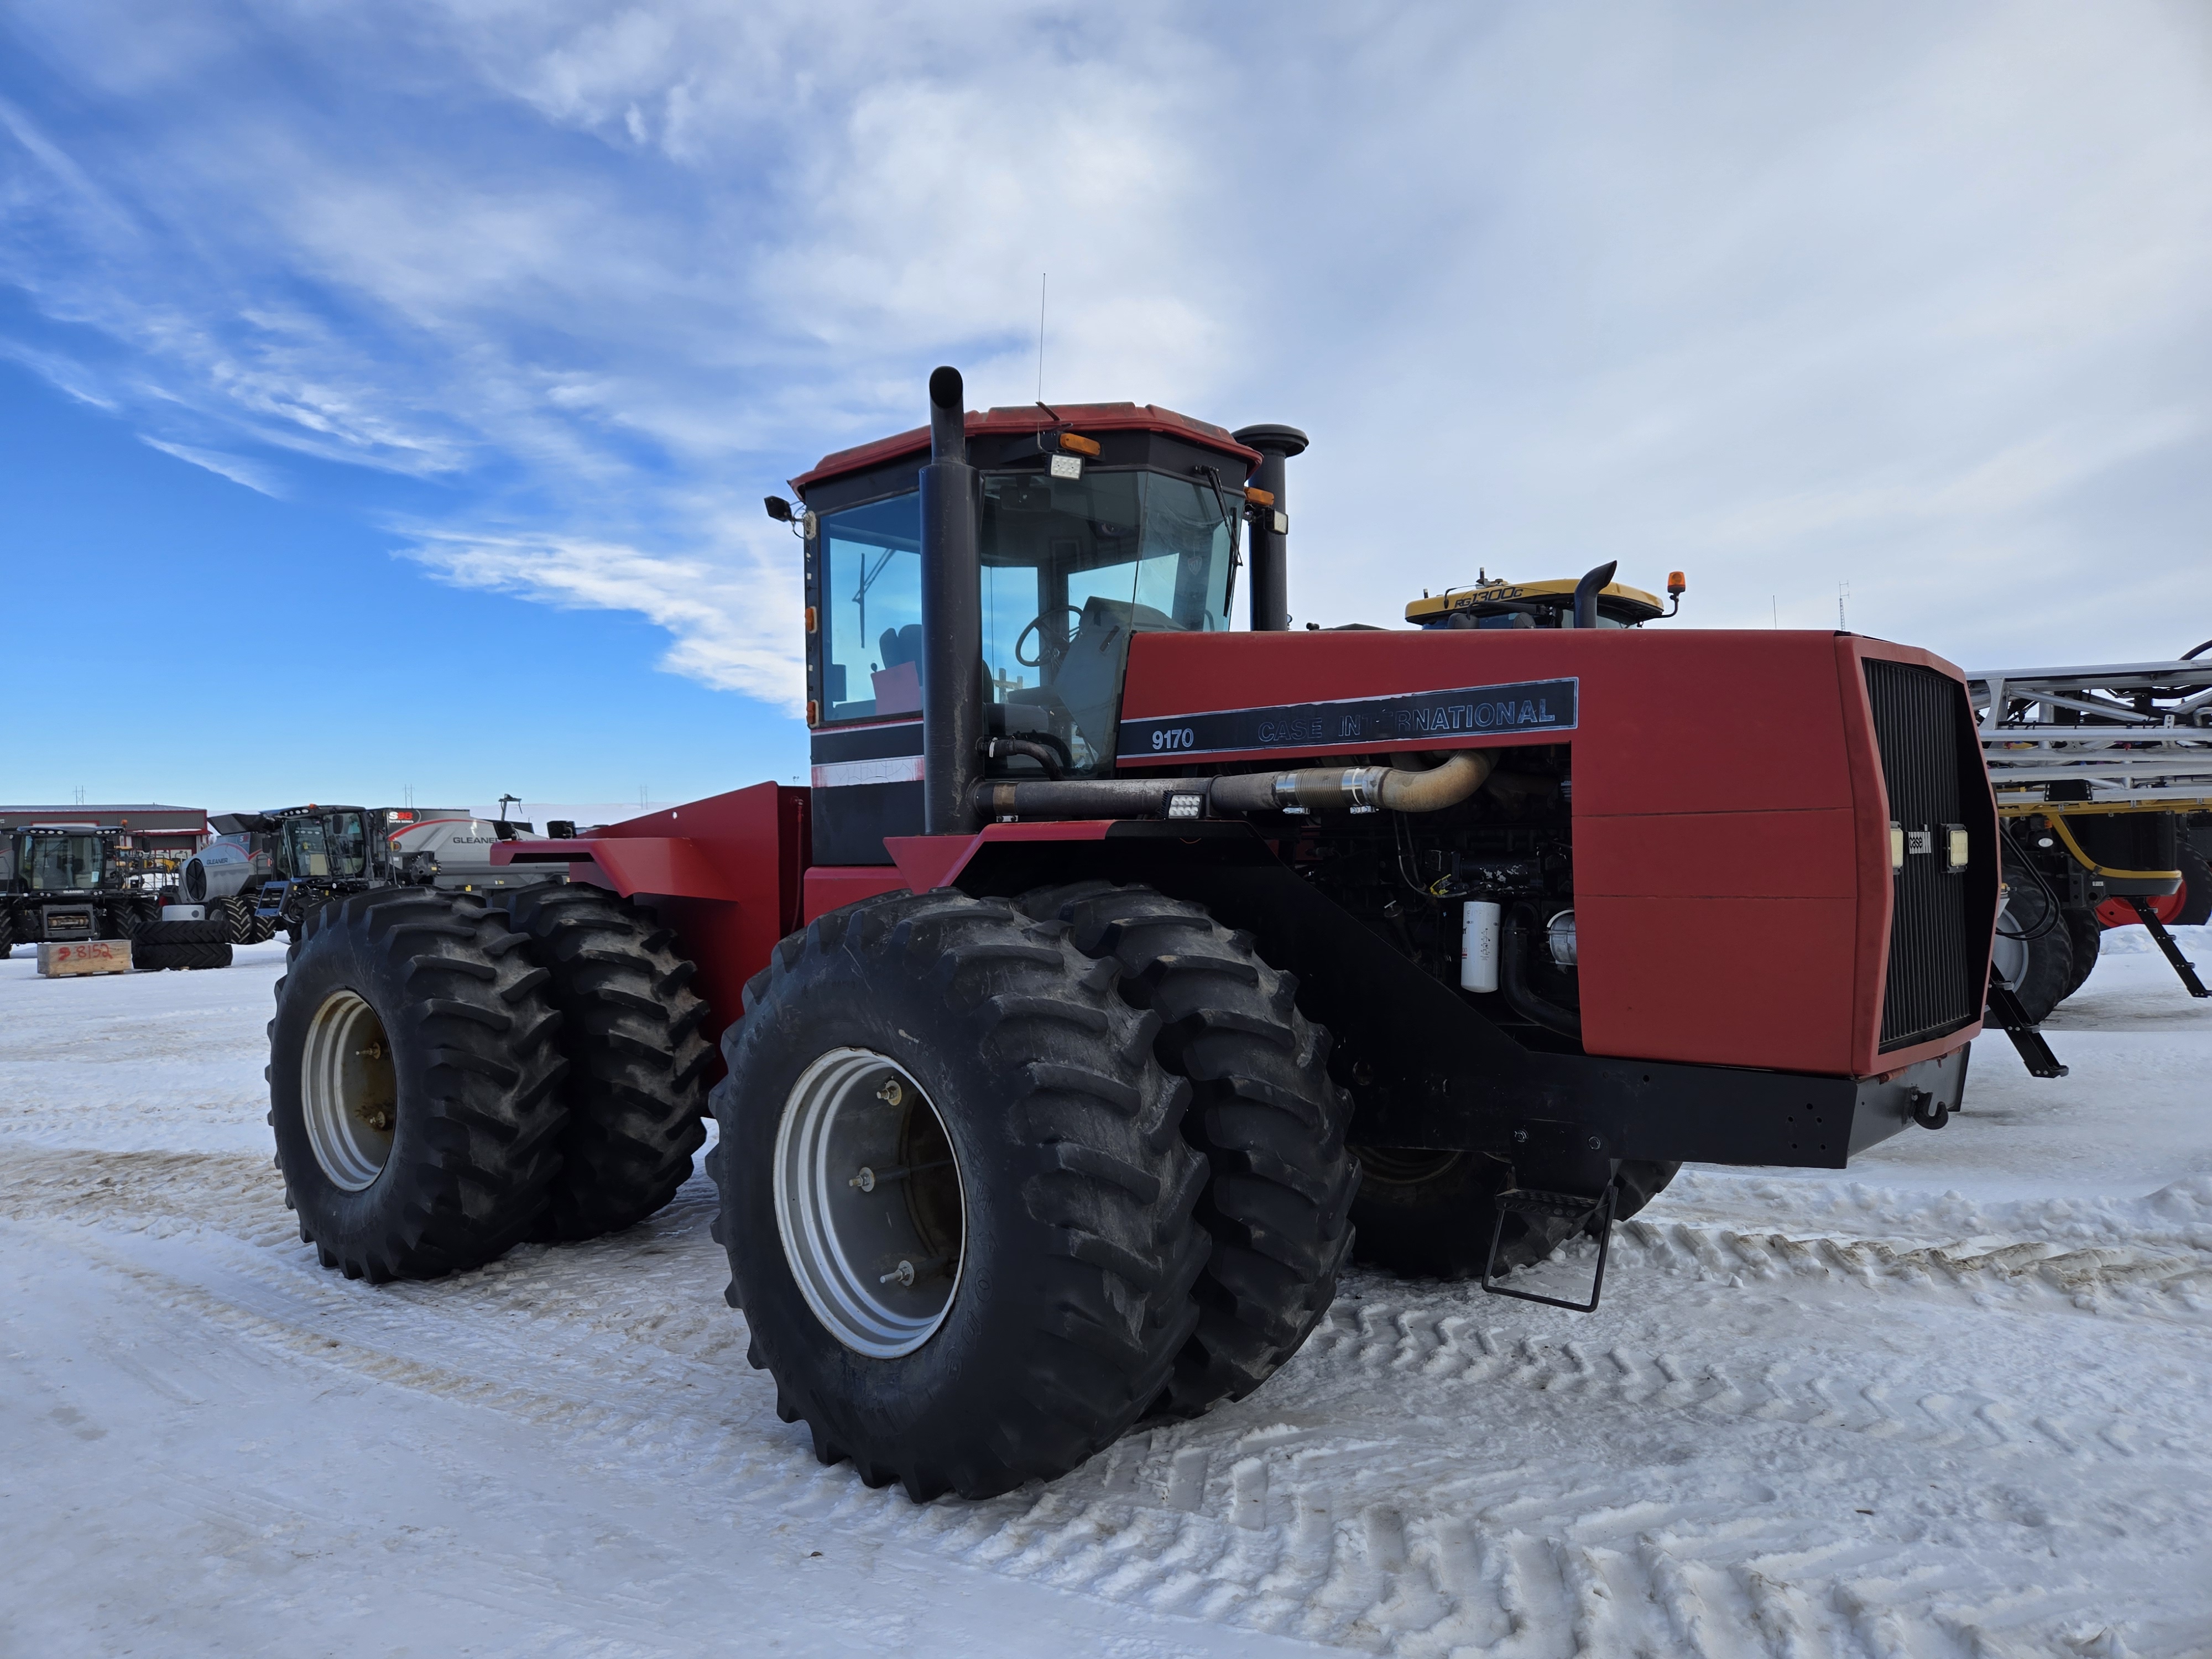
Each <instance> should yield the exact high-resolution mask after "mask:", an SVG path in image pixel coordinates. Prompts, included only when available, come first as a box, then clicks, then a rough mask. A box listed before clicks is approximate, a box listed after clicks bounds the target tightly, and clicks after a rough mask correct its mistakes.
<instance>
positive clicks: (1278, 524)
mask: <svg viewBox="0 0 2212 1659" xmlns="http://www.w3.org/2000/svg"><path fill="white" fill-rule="evenodd" d="M1231 436H1233V437H1234V438H1235V439H1236V440H1237V442H1238V443H1240V444H1243V446H1244V447H1246V448H1248V449H1256V450H1258V451H1259V452H1260V470H1259V471H1257V472H1255V473H1254V474H1253V475H1252V479H1251V482H1252V483H1254V484H1255V485H1256V486H1258V487H1259V488H1260V489H1264V490H1266V491H1267V492H1268V493H1269V494H1270V495H1273V496H1274V498H1275V505H1274V507H1273V509H1272V510H1270V509H1268V508H1266V507H1262V508H1261V510H1260V513H1259V515H1258V517H1257V518H1256V519H1255V520H1254V521H1253V525H1252V584H1251V586H1252V628H1253V631H1254V632H1255V633H1262V634H1279V633H1281V632H1282V631H1283V630H1284V629H1286V628H1288V627H1289V626H1290V625H1291V590H1290V584H1289V566H1290V509H1289V508H1288V507H1286V506H1285V504H1284V497H1283V463H1284V462H1285V461H1286V460H1288V459H1290V458H1291V456H1293V455H1302V454H1304V453H1305V448H1306V442H1307V440H1306V435H1305V434H1304V433H1303V432H1301V431H1299V430H1298V429H1297V428H1296V427H1294V426H1248V427H1243V428H1240V429H1239V430H1237V432H1235V433H1233V434H1231Z"/></svg>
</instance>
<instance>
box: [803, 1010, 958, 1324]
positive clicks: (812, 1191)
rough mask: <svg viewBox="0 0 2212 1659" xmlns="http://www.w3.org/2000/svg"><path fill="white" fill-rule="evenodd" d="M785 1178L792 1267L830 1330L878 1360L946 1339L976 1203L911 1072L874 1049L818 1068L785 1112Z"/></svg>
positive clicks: (837, 1052)
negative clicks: (943, 1329) (970, 1204)
mask: <svg viewBox="0 0 2212 1659" xmlns="http://www.w3.org/2000/svg"><path fill="white" fill-rule="evenodd" d="M863 1183H866V1184H865V1185H864V1184H863ZM967 1219H968V1209H967V1196H966V1189H965V1187H964V1186H963V1182H962V1177H961V1171H960V1166H959V1161H958V1158H957V1155H956V1153H955V1152H954V1150H953V1147H952V1145H951V1135H950V1134H949V1133H947V1132H946V1129H945V1124H944V1121H943V1120H942V1119H940V1118H939V1115H938V1114H937V1110H936V1109H935V1108H934V1107H933V1106H932V1105H931V1104H930V1103H929V1099H928V1097H927V1096H926V1095H925V1094H924V1093H923V1092H922V1091H921V1085H919V1084H917V1083H915V1080H914V1078H913V1075H912V1074H911V1073H908V1071H907V1070H906V1068H905V1067H903V1066H901V1065H900V1064H899V1063H898V1062H897V1061H896V1060H890V1059H887V1058H886V1057H885V1056H884V1055H882V1054H875V1053H872V1051H870V1050H868V1049H866V1048H833V1049H831V1050H829V1052H828V1053H827V1054H823V1055H822V1056H821V1057H820V1058H819V1059H817V1060H815V1062H814V1063H813V1064H812V1065H811V1066H808V1067H807V1068H806V1070H805V1073H802V1074H801V1075H800V1077H799V1081H798V1082H797V1083H795V1084H793V1085H792V1089H791V1093H790V1095H789V1097H787V1099H786V1100H785V1102H784V1107H783V1119H782V1121H781V1123H780V1124H778V1126H777V1127H776V1134H775V1225H776V1231H778V1232H779V1233H780V1234H781V1236H782V1239H783V1254H784V1259H785V1261H787V1262H788V1263H789V1264H790V1267H791V1275H792V1278H793V1279H794V1280H796V1281H797V1283H798V1285H799V1293H800V1294H801V1295H802V1296H804V1297H805V1298H806V1305H807V1306H808V1307H810V1308H811V1309H812V1310H814V1316H815V1317H816V1318H817V1319H818V1320H820V1321H821V1322H822V1324H823V1328H824V1329H826V1330H827V1331H828V1332H829V1334H831V1335H832V1336H834V1337H836V1339H837V1340H838V1341H840V1342H842V1343H843V1344H844V1345H845V1346H847V1347H848V1348H850V1349H852V1350H853V1351H854V1352H856V1353H863V1354H866V1355H868V1356H869V1357H870V1358H875V1359H896V1358H899V1357H900V1356H902V1355H903V1354H909V1353H912V1352H914V1351H915V1349H917V1348H919V1347H921V1345H922V1344H923V1343H925V1342H927V1341H928V1340H929V1339H930V1338H931V1337H933V1336H934V1335H935V1334H937V1330H938V1328H939V1326H941V1325H943V1324H944V1323H945V1316H947V1315H948V1314H949V1313H951V1310H952V1299H953V1297H954V1296H955V1295H956V1294H957V1292H958V1291H959V1288H960V1273H961V1269H962V1267H963V1266H964V1265H965V1261H966V1256H967V1249H966V1240H967Z"/></svg>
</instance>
